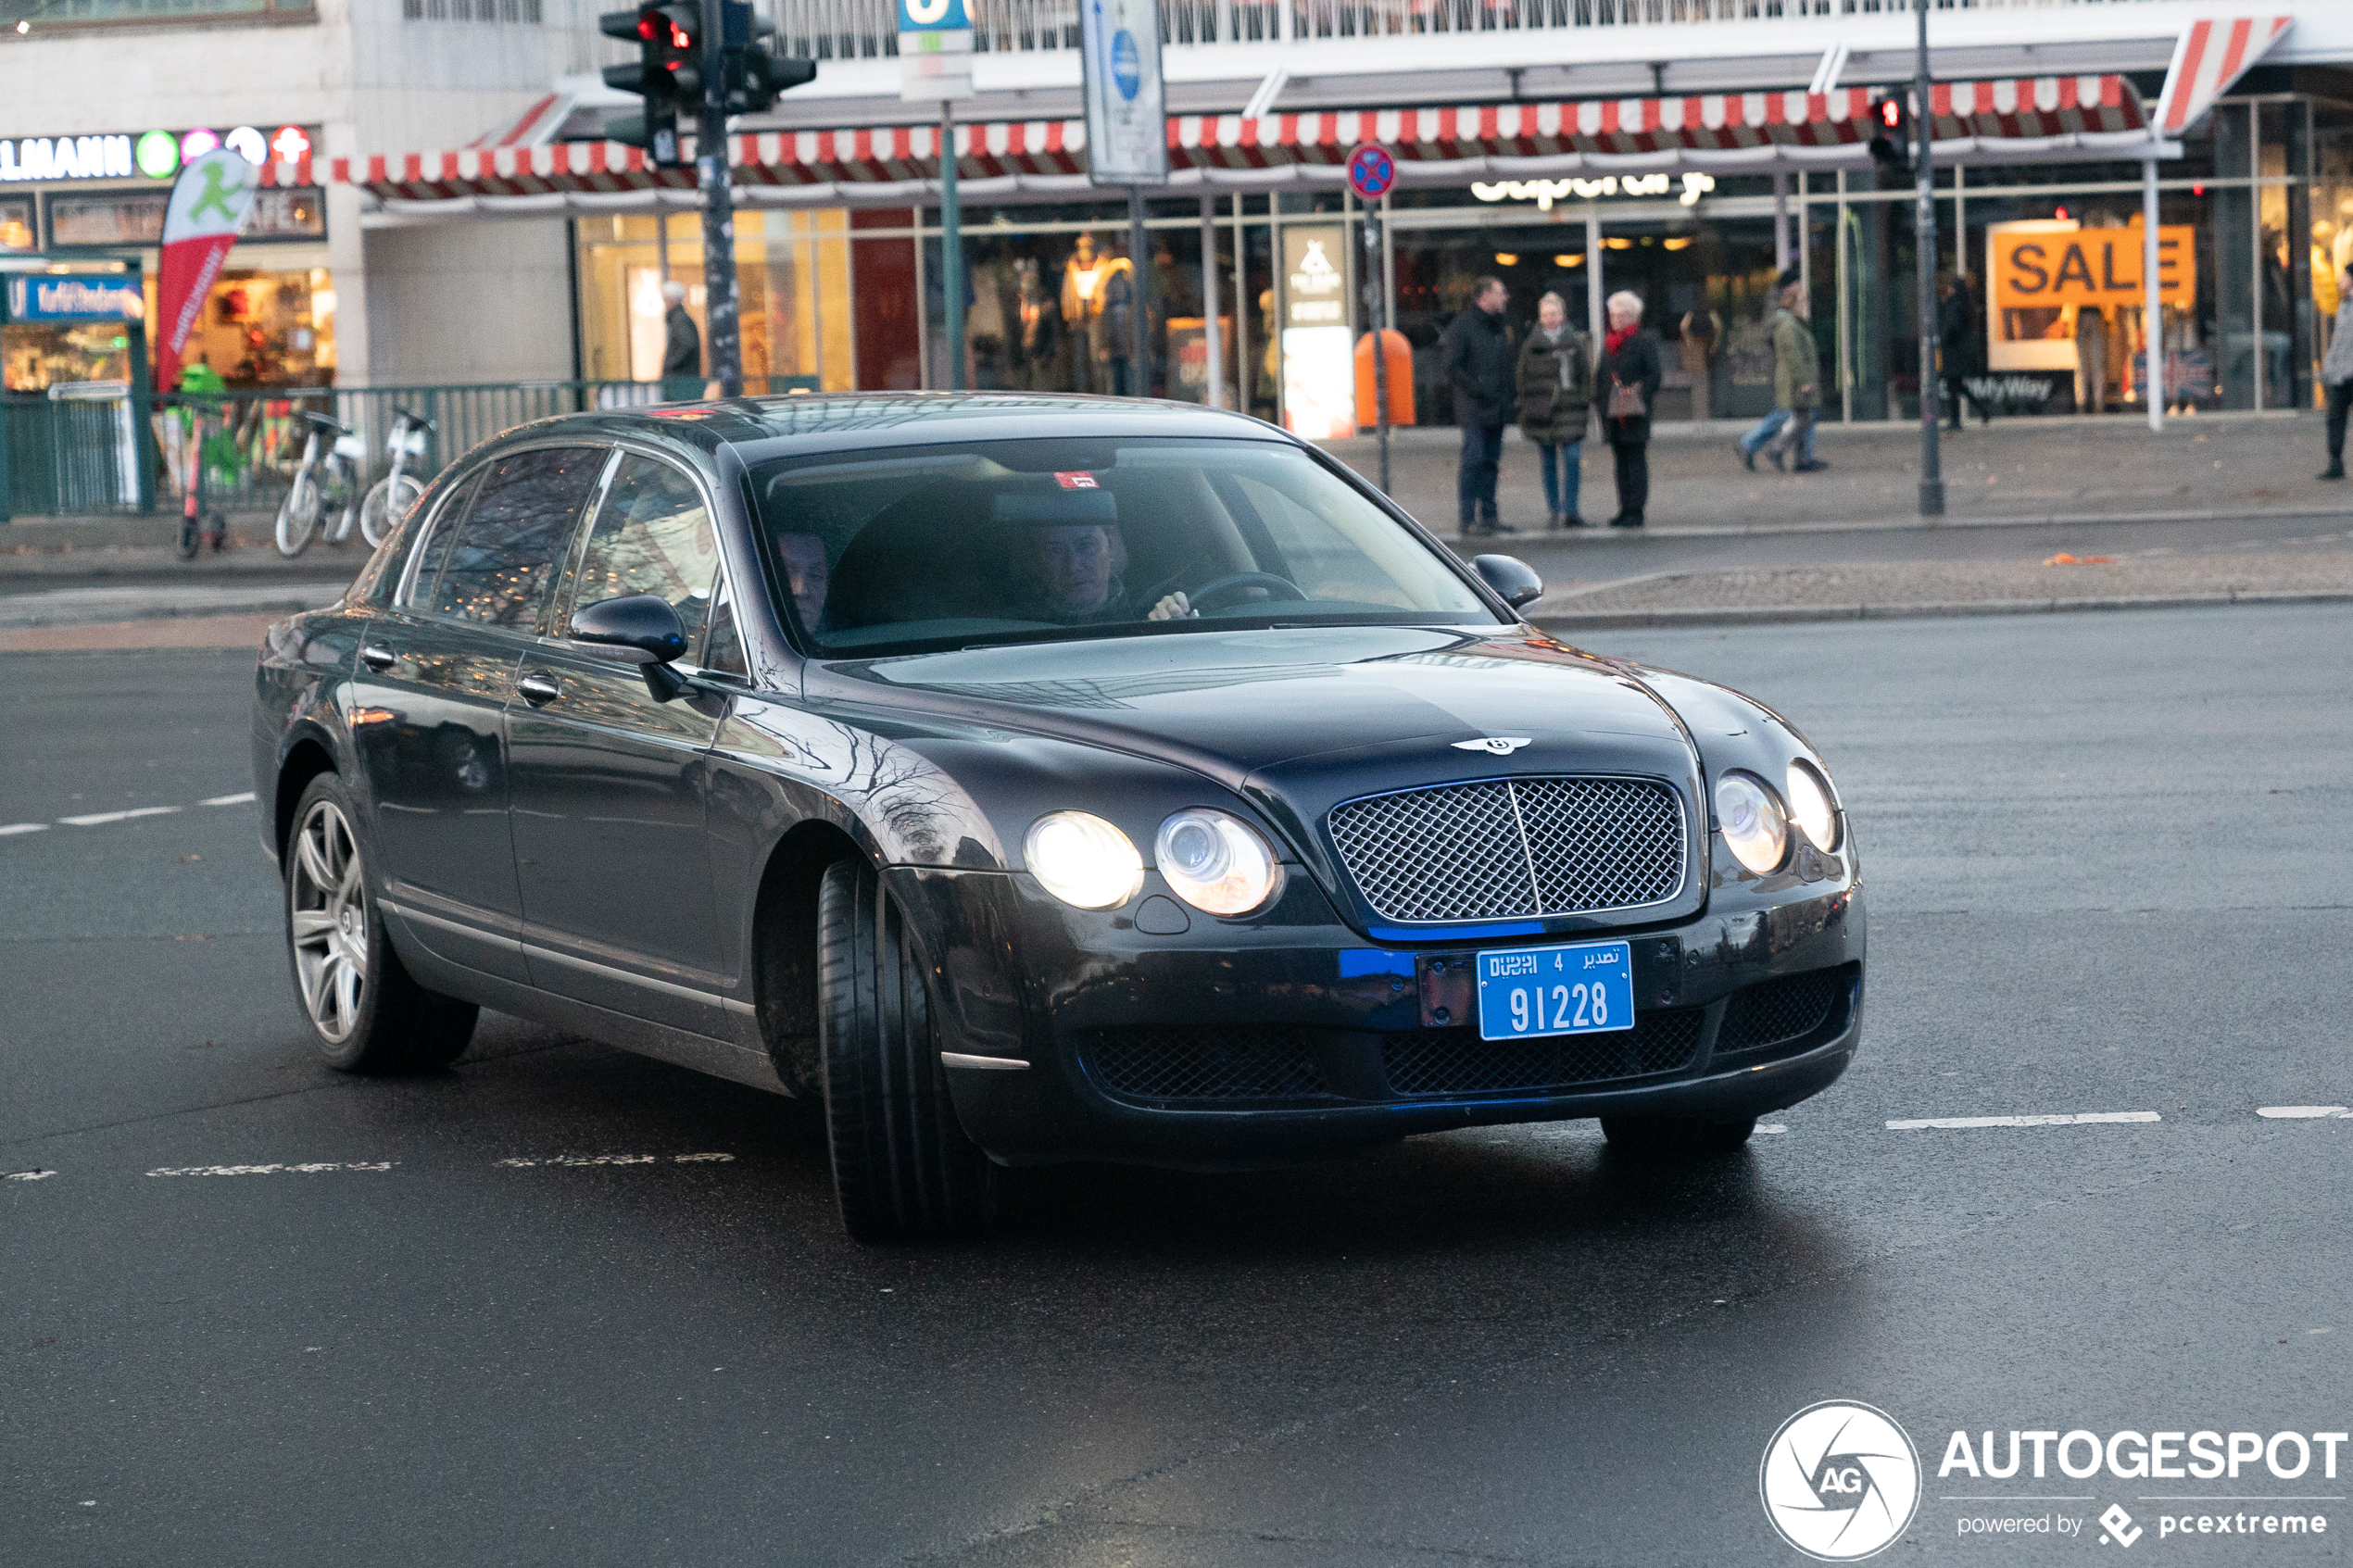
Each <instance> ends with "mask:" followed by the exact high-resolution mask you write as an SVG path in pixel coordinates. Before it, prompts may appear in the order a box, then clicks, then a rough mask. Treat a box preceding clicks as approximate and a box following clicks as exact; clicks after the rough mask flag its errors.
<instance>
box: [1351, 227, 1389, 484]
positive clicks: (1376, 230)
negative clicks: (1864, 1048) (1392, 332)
mask: <svg viewBox="0 0 2353 1568" xmlns="http://www.w3.org/2000/svg"><path fill="white" fill-rule="evenodd" d="M1362 210H1363V212H1364V214H1365V224H1364V232H1365V264H1364V265H1363V266H1362V267H1359V268H1358V269H1357V270H1356V272H1357V276H1358V277H1360V278H1362V279H1363V280H1364V287H1363V288H1362V289H1361V290H1360V291H1359V292H1360V293H1361V294H1362V295H1363V296H1364V301H1365V332H1367V333H1369V334H1370V335H1371V341H1372V345H1373V419H1374V421H1375V423H1374V429H1375V430H1376V431H1377V432H1378V436H1379V442H1380V493H1381V494H1382V495H1388V494H1389V343H1388V340H1387V339H1386V338H1384V337H1383V336H1382V335H1381V308H1380V307H1381V267H1380V208H1379V207H1377V206H1375V205H1374V204H1373V203H1372V202H1365V203H1364V204H1362Z"/></svg>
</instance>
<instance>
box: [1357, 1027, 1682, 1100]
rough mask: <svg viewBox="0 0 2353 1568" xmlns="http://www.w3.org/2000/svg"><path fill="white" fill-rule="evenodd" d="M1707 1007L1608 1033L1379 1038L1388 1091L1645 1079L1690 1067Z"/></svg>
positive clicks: (1491, 1089)
mask: <svg viewBox="0 0 2353 1568" xmlns="http://www.w3.org/2000/svg"><path fill="white" fill-rule="evenodd" d="M1701 1016H1702V1010H1701V1009H1698V1008H1681V1009H1676V1010H1668V1011H1663V1012H1646V1013H1643V1014H1642V1015H1641V1016H1640V1017H1639V1018H1638V1019H1637V1020H1636V1022H1635V1024H1634V1027H1633V1028H1631V1029H1623V1030H1618V1031H1617V1032H1616V1033H1613V1034H1607V1035H1545V1036H1541V1037H1539V1038H1536V1039H1530V1040H1482V1039H1480V1038H1479V1037H1478V1030H1476V1029H1473V1028H1469V1027H1467V1026H1466V1027H1461V1028H1454V1029H1418V1030H1416V1031H1414V1032H1413V1033H1412V1034H1407V1035H1384V1036H1383V1037H1382V1039H1381V1065H1382V1067H1383V1068H1384V1069H1385V1070H1386V1071H1387V1073H1388V1074H1389V1087H1390V1092H1391V1093H1394V1094H1399V1095H1468V1094H1483V1093H1495V1092H1498V1091H1502V1090H1507V1089H1523V1090H1525V1089H1551V1088H1562V1087H1566V1086H1568V1085H1577V1084H1599V1083H1605V1082H1607V1081H1608V1080H1610V1079H1613V1078H1643V1077H1648V1076H1650V1075H1651V1074H1652V1073H1673V1072H1675V1071H1677V1070H1678V1069H1680V1068H1684V1067H1688V1066H1690V1065H1691V1061H1692V1057H1693V1056H1695V1055H1697V1054H1698V1052H1699V1035H1700V1020H1701Z"/></svg>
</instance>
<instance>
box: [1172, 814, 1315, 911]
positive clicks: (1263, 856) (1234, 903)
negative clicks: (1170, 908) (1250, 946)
mask: <svg viewBox="0 0 2353 1568" xmlns="http://www.w3.org/2000/svg"><path fill="white" fill-rule="evenodd" d="M1152 859H1153V860H1154V861H1155V862H1157V863H1158V865H1159V867H1160V874H1161V875H1162V876H1164V877H1165V878H1167V879H1168V885H1169V886H1170V887H1171V888H1173V889H1174V890H1175V891H1176V897H1179V898H1182V899H1183V900H1185V902H1186V903H1188V904H1190V905H1191V906H1192V907H1193V908H1194V909H1200V910H1202V912H1203V913H1205V914H1213V915H1246V914H1248V913H1250V912H1251V911H1252V909H1263V908H1265V905H1266V904H1267V903H1268V902H1269V901H1270V900H1271V899H1273V897H1275V895H1276V894H1277V892H1279V891H1280V890H1281V888H1282V885H1283V868H1282V865H1281V864H1280V862H1278V861H1277V859H1275V854H1274V851H1273V850H1271V849H1269V848H1267V847H1266V841H1265V839H1263V838H1261V837H1259V836H1258V834H1257V833H1256V832H1254V831H1253V830H1252V828H1251V826H1250V824H1249V823H1247V822H1243V821H1241V820H1240V819H1239V818H1238V817H1229V816H1227V814H1226V813H1225V812H1223V811H1204V810H1190V811H1179V812H1177V813H1176V815H1175V816H1173V817H1171V818H1169V819H1168V820H1167V821H1166V822H1163V823H1161V824H1160V836H1159V837H1158V838H1157V839H1155V840H1153V842H1152Z"/></svg>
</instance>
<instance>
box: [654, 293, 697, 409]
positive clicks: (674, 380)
mask: <svg viewBox="0 0 2353 1568" xmlns="http://www.w3.org/2000/svg"><path fill="white" fill-rule="evenodd" d="M661 297H662V298H664V299H666V300H668V301H669V302H670V308H669V309H668V310H666V311H664V312H663V313H662V318H661V398H662V401H663V402H665V403H684V402H686V401H687V400H689V399H691V398H696V397H700V396H701V395H702V394H703V374H702V332H701V331H700V330H699V329H698V328H697V327H696V325H695V319H694V317H692V316H691V315H689V314H687V311H686V284H684V283H679V282H669V283H664V284H662V285H661Z"/></svg>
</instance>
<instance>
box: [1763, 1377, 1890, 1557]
mask: <svg viewBox="0 0 2353 1568" xmlns="http://www.w3.org/2000/svg"><path fill="white" fill-rule="evenodd" d="M1756 1488H1757V1492H1758V1494H1759V1495H1760V1496H1761V1497H1762V1498H1763V1499H1764V1502H1765V1517H1766V1518H1768V1519H1769V1520H1771V1521H1772V1524H1773V1528H1774V1529H1775V1530H1777V1531H1779V1532H1780V1537H1781V1539H1783V1540H1785V1541H1787V1542H1788V1543H1789V1544H1790V1545H1792V1546H1793V1547H1795V1548H1796V1549H1798V1550H1799V1551H1802V1552H1804V1553H1805V1554H1806V1556H1808V1557H1810V1558H1813V1559H1815V1560H1816V1561H1817V1562H1857V1561H1860V1560H1861V1559H1863V1558H1866V1557H1869V1556H1871V1555H1872V1554H1873V1553H1875V1552H1878V1551H1880V1550H1881V1549H1884V1548H1886V1547H1887V1546H1888V1545H1889V1544H1890V1543H1891V1542H1893V1541H1894V1539H1895V1538H1896V1537H1899V1536H1901V1535H1902V1534H1903V1533H1904V1532H1905V1531H1906V1529H1907V1528H1909V1527H1910V1525H1911V1523H1912V1515H1913V1514H1914V1513H1915V1512H1918V1511H1919V1503H1920V1456H1919V1450H1918V1449H1914V1448H1913V1447H1912V1439H1911V1438H1910V1437H1908V1436H1906V1435H1905V1432H1904V1429H1903V1428H1902V1427H1901V1426H1898V1425H1896V1424H1895V1422H1894V1418H1892V1417H1891V1416H1889V1415H1888V1414H1887V1412H1886V1411H1881V1410H1875V1409H1873V1408H1872V1407H1871V1406H1869V1405H1861V1404H1855V1403H1852V1402H1850V1401H1847V1400H1843V1399H1826V1400H1824V1401H1823V1402H1822V1403H1820V1404H1818V1405H1808V1406H1806V1408H1805V1409H1804V1410H1802V1411H1798V1412H1797V1413H1796V1414H1795V1415H1793V1416H1791V1417H1790V1418H1789V1419H1788V1420H1787V1421H1785V1422H1783V1423H1781V1426H1780V1431H1778V1432H1776V1433H1774V1434H1773V1440H1772V1441H1771V1442H1769V1443H1768V1444H1766V1445H1765V1461H1764V1462H1763V1463H1762V1464H1761V1465H1760V1466H1758V1468H1757V1474H1756Z"/></svg>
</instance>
